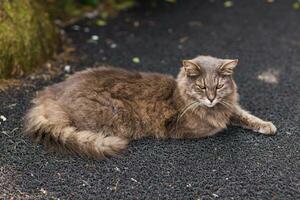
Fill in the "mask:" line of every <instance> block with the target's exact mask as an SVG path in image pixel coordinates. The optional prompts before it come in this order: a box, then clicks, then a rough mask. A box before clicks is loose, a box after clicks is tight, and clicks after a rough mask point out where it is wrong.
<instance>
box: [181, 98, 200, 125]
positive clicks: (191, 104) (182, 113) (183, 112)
mask: <svg viewBox="0 0 300 200" xmlns="http://www.w3.org/2000/svg"><path fill="white" fill-rule="evenodd" d="M197 103H198V102H196V101H194V102H192V103H190V104H189V105H187V106H185V107H184V108H183V111H182V112H181V113H180V115H179V117H178V118H177V123H178V122H179V120H180V119H181V118H182V116H183V115H184V114H185V113H186V112H187V111H188V110H190V109H191V108H192V107H193V106H195V104H197Z"/></svg>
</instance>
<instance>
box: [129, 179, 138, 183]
mask: <svg viewBox="0 0 300 200" xmlns="http://www.w3.org/2000/svg"><path fill="white" fill-rule="evenodd" d="M130 179H131V180H132V181H133V182H136V183H138V181H137V180H135V179H134V178H130Z"/></svg>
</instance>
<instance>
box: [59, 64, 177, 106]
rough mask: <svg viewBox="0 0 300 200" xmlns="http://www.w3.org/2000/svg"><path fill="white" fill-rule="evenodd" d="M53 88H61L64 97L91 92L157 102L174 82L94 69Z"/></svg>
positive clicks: (148, 75)
mask: <svg viewBox="0 0 300 200" xmlns="http://www.w3.org/2000/svg"><path fill="white" fill-rule="evenodd" d="M56 87H57V88H60V89H63V90H64V93H65V95H66V96H70V95H71V96H73V95H75V96H77V95H81V96H82V94H91V93H92V94H94V95H96V94H98V95H99V94H110V96H111V97H112V98H116V99H122V98H125V99H128V100H130V99H132V100H134V99H135V100H143V99H145V100H146V99H148V100H149V99H156V100H159V99H167V98H169V97H170V96H171V95H172V94H173V92H174V90H175V87H176V82H175V80H174V78H173V77H171V76H169V75H164V74H159V73H145V72H135V71H128V70H125V69H120V68H114V67H98V68H91V69H87V70H84V71H82V72H78V73H75V74H74V75H72V76H71V77H69V78H68V79H67V80H66V81H64V82H62V83H61V84H60V85H58V86H56ZM65 95H63V96H65Z"/></svg>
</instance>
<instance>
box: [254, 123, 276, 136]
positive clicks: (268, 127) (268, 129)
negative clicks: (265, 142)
mask: <svg viewBox="0 0 300 200" xmlns="http://www.w3.org/2000/svg"><path fill="white" fill-rule="evenodd" d="M276 131H277V128H276V127H275V125H274V124H273V123H272V122H264V123H262V124H261V125H260V127H259V129H258V131H257V132H259V133H262V134H265V135H275V134H276Z"/></svg>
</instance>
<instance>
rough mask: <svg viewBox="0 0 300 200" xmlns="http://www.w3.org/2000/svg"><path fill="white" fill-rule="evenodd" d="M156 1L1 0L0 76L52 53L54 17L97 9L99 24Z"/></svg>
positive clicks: (21, 69) (33, 64)
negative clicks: (121, 13) (137, 6)
mask: <svg viewBox="0 0 300 200" xmlns="http://www.w3.org/2000/svg"><path fill="white" fill-rule="evenodd" d="M157 1H162V0H0V48H1V51H0V78H4V77H15V76H19V75H23V74H24V73H26V72H28V71H30V70H31V69H32V68H34V67H37V66H40V65H41V64H42V63H44V62H45V61H46V60H47V59H49V58H50V57H51V56H52V55H53V54H54V53H55V51H56V49H57V47H58V45H59V36H58V34H57V29H56V27H55V26H54V25H53V23H52V21H53V20H57V19H58V20H60V21H61V22H64V21H68V20H72V19H74V18H76V17H80V16H82V15H83V13H87V12H90V11H94V10H96V11H97V14H98V15H99V19H98V20H97V24H98V25H99V26H101V25H105V24H106V21H105V20H103V19H105V18H107V17H109V16H115V15H116V14H117V13H118V11H120V10H124V9H128V8H130V7H132V6H134V5H135V4H136V3H146V4H155V3H156V2H157ZM164 1H166V2H170V3H175V2H176V0H164ZM101 18H102V19H101ZM62 24H63V23H62Z"/></svg>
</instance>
